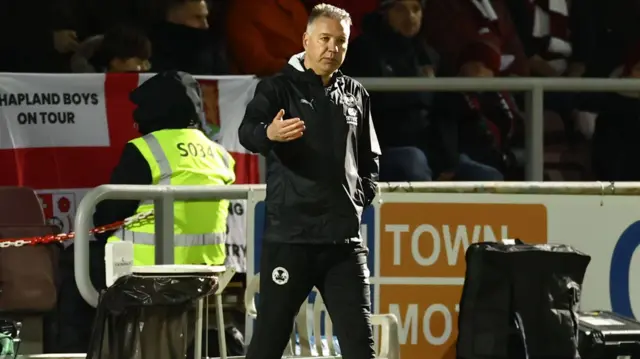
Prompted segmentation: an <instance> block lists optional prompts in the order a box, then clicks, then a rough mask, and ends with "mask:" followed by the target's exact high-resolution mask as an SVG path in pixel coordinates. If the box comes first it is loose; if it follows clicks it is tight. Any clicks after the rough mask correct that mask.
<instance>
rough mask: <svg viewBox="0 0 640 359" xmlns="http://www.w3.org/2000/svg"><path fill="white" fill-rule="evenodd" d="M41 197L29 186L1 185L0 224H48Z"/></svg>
mask: <svg viewBox="0 0 640 359" xmlns="http://www.w3.org/2000/svg"><path fill="white" fill-rule="evenodd" d="M46 224H47V222H46V219H45V217H44V212H43V210H42V204H41V203H40V198H39V197H38V195H37V194H36V192H35V191H34V190H33V189H31V188H28V187H0V225H10V226H25V225H46Z"/></svg>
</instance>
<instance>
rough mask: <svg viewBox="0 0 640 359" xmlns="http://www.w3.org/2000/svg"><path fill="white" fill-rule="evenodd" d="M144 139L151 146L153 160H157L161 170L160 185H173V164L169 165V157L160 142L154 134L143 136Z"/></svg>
mask: <svg viewBox="0 0 640 359" xmlns="http://www.w3.org/2000/svg"><path fill="white" fill-rule="evenodd" d="M142 139H143V140H144V142H145V143H146V144H147V146H149V150H151V154H152V155H153V158H155V160H156V162H157V163H158V167H159V168H160V179H159V180H158V184H161V185H167V186H168V185H170V184H171V172H172V171H171V164H169V159H168V158H167V155H166V154H165V153H164V151H163V150H162V146H160V142H158V139H157V138H156V137H155V136H154V135H153V134H151V133H150V134H148V135H146V136H143V137H142Z"/></svg>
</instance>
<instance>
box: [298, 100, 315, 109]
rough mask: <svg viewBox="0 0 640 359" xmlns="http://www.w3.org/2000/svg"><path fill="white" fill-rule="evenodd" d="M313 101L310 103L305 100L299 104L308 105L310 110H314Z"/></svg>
mask: <svg viewBox="0 0 640 359" xmlns="http://www.w3.org/2000/svg"><path fill="white" fill-rule="evenodd" d="M313 101H315V99H312V100H311V101H309V100H306V99H301V100H300V103H303V104H305V105H309V106H310V107H311V109H312V110H314V111H315V110H316V109H315V107H313Z"/></svg>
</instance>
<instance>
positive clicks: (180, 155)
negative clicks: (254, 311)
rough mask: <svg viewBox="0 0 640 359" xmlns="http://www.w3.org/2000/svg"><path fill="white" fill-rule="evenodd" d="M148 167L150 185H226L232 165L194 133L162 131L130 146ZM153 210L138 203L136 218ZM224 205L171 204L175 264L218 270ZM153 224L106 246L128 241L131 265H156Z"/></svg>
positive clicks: (119, 234)
mask: <svg viewBox="0 0 640 359" xmlns="http://www.w3.org/2000/svg"><path fill="white" fill-rule="evenodd" d="M130 143H132V144H133V145H135V146H136V147H137V148H138V150H139V151H140V153H141V154H142V155H143V156H144V158H145V159H146V160H147V163H149V168H150V169H151V176H152V178H153V184H159V185H174V186H185V185H230V184H231V183H233V182H234V181H235V173H234V165H235V161H234V160H233V158H232V157H231V155H230V154H229V152H227V151H226V150H225V149H224V148H223V147H222V146H220V145H219V144H217V143H215V142H213V141H211V140H210V139H208V138H207V137H206V136H205V135H204V134H203V133H202V132H201V131H200V130H197V129H178V130H161V131H155V132H152V133H150V134H148V135H146V136H143V137H139V138H136V139H134V140H132V141H130ZM150 210H153V201H144V202H141V203H140V205H139V206H138V209H137V211H136V213H141V212H147V211H150ZM228 214H229V201H226V200H221V201H206V202H205V201H176V202H174V227H173V228H174V248H175V249H174V260H175V262H174V263H175V264H208V265H223V264H224V260H225V256H226V254H225V237H226V232H227V216H228ZM154 230H155V228H154V221H153V220H143V221H142V223H132V224H131V225H130V226H126V227H124V228H121V229H120V230H118V231H116V232H115V233H114V234H113V235H112V236H111V237H110V238H109V240H108V241H109V242H115V241H131V242H133V246H134V254H133V256H134V265H153V264H155V247H154V244H155V242H154V239H155V238H154V234H153V232H154Z"/></svg>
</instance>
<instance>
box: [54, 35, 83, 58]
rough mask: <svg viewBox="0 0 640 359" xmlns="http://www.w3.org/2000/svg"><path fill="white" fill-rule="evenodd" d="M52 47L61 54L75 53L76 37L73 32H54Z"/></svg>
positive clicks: (76, 46)
mask: <svg viewBox="0 0 640 359" xmlns="http://www.w3.org/2000/svg"><path fill="white" fill-rule="evenodd" d="M53 46H54V47H55V49H56V51H58V52H59V53H61V54H66V53H69V52H75V51H76V49H77V48H78V35H76V32H75V31H73V30H57V31H54V32H53Z"/></svg>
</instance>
